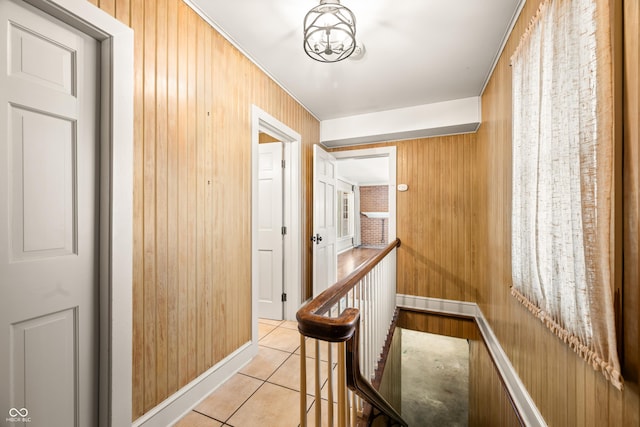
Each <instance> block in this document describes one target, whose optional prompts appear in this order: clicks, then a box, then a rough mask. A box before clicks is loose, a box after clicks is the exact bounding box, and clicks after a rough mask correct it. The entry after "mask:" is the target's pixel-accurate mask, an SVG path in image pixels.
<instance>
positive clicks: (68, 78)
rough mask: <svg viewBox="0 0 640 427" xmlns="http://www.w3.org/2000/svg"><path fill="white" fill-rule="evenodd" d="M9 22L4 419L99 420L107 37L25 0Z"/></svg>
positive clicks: (0, 191)
mask: <svg viewBox="0 0 640 427" xmlns="http://www.w3.org/2000/svg"><path fill="white" fill-rule="evenodd" d="M0 26H1V30H0V33H1V35H0V132H1V133H2V136H1V139H0V165H1V166H0V171H1V173H0V414H1V416H2V417H3V418H4V417H7V416H9V417H13V418H14V419H15V418H17V419H19V420H20V421H15V420H14V421H13V422H24V418H27V419H28V420H29V424H28V425H30V426H33V427H35V426H54V427H56V426H60V427H68V426H95V425H97V403H98V381H97V378H98V375H97V374H98V353H97V350H98V346H97V343H98V317H97V314H98V312H97V307H98V299H97V295H98V293H97V291H98V289H97V280H98V263H97V258H98V249H97V248H98V229H97V226H98V221H97V214H98V198H97V186H98V182H97V166H96V165H97V164H98V151H97V147H98V139H97V130H96V117H97V107H96V105H97V96H96V92H97V90H96V85H97V65H98V57H97V51H98V44H97V42H96V41H95V40H93V39H91V38H89V37H87V36H86V35H84V34H82V33H80V32H78V31H77V30H74V29H72V28H71V27H69V26H67V25H65V24H63V23H62V22H59V21H56V20H54V19H53V18H51V17H50V16H48V15H45V14H43V13H41V12H40V11H37V10H36V9H34V8H32V7H30V6H28V5H25V4H24V3H22V2H20V4H17V3H14V2H12V1H6V0H3V1H1V2H0ZM12 425H13V424H12ZM20 425H22V424H20Z"/></svg>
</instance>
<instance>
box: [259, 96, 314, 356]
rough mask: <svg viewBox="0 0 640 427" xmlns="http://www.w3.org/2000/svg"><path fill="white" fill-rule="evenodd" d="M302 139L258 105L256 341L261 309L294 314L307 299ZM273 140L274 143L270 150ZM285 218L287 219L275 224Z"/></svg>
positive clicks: (288, 315) (287, 315) (288, 316)
mask: <svg viewBox="0 0 640 427" xmlns="http://www.w3.org/2000/svg"><path fill="white" fill-rule="evenodd" d="M301 140H302V139H301V137H300V135H299V134H298V133H297V132H295V131H294V130H292V129H290V128H289V127H287V126H286V125H284V124H283V123H281V122H280V121H278V120H276V119H275V118H273V117H272V116H270V115H269V114H268V113H266V112H265V111H263V110H261V109H260V108H258V107H256V106H253V108H252V141H251V145H252V149H251V153H252V155H251V157H252V195H251V199H252V219H251V224H252V225H251V227H252V238H251V239H252V249H251V281H252V314H251V316H252V327H253V333H252V337H253V338H252V342H253V343H254V344H255V345H256V346H257V340H258V317H261V316H263V313H262V311H261V310H264V309H265V307H269V306H270V307H271V310H272V314H267V315H265V317H274V314H273V313H279V315H280V316H279V318H280V319H288V320H292V319H294V318H295V313H296V311H297V310H298V308H299V306H300V303H301V301H300V298H301V294H302V292H301V289H300V287H301V283H302V280H301V277H302V269H301V266H302V250H301V244H300V233H301V218H300V217H301V195H300V163H301V157H300V156H301V150H300V144H301ZM261 142H262V143H261ZM261 146H262V148H261ZM268 146H271V147H272V149H267V150H265V149H264V148H265V147H268ZM265 153H266V154H265ZM261 157H262V159H261ZM278 163H279V164H280V165H282V166H281V169H280V170H279V171H274V172H273V173H270V172H269V173H270V174H267V175H265V171H266V172H268V170H273V169H274V168H275V166H278ZM274 165H275V166H274ZM261 170H262V172H261ZM261 173H262V178H261ZM272 178H273V179H272ZM272 195H273V196H274V197H272ZM261 205H262V206H261ZM267 205H268V206H269V211H268V212H265V211H264V209H261V207H263V206H267ZM280 218H281V219H282V221H281V222H282V223H281V224H280V225H279V226H274V224H277V223H278V224H279V219H280ZM265 230H271V231H270V232H265ZM264 239H272V240H273V242H272V246H271V247H268V246H267V243H265V242H264V241H261V240H264ZM279 272H281V273H282V274H281V277H282V279H280V278H279V277H280V275H279V274H278V273H279ZM276 317H277V316H276ZM280 319H278V320H280Z"/></svg>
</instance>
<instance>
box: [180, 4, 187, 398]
mask: <svg viewBox="0 0 640 427" xmlns="http://www.w3.org/2000/svg"><path fill="white" fill-rule="evenodd" d="M187 12H188V10H187V8H186V6H184V5H182V4H180V5H178V34H177V35H178V46H177V53H178V75H177V79H178V124H177V125H178V141H177V142H178V331H179V332H178V387H179V386H180V385H184V384H186V383H187V382H188V381H189V357H190V353H189V346H188V343H189V292H188V280H189V273H188V272H189V262H188V261H189V258H188V247H189V246H188V245H189V233H188V229H189V220H188V218H189V210H188V206H187V205H188V194H189V186H188V176H189V163H188V149H187V147H188V142H189V132H188V119H187V118H188V115H187V111H188V103H187V100H188V98H187V97H188V85H187V76H188V65H189V63H188V59H189V58H188V55H187V53H188V48H187V44H188V42H189V38H188V36H187V28H188V13H187Z"/></svg>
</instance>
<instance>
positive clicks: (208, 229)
mask: <svg viewBox="0 0 640 427" xmlns="http://www.w3.org/2000/svg"><path fill="white" fill-rule="evenodd" d="M203 31H204V43H203V59H204V69H203V75H204V112H203V116H202V118H203V119H204V121H205V123H204V142H205V144H204V170H205V177H204V187H205V199H204V218H205V221H204V236H205V242H204V243H205V245H204V259H205V260H206V262H205V265H204V267H205V271H204V272H205V274H204V279H205V284H206V292H205V295H204V296H203V298H204V300H205V312H204V318H205V325H204V326H205V330H204V336H205V341H204V350H205V359H204V363H205V366H213V361H214V360H215V358H214V351H213V345H212V343H213V341H214V340H215V338H216V336H215V334H214V331H215V329H214V324H213V315H212V314H213V313H212V310H213V301H212V299H213V297H212V296H213V286H214V283H213V281H212V272H213V266H214V263H213V262H210V260H212V259H213V258H212V255H213V253H212V250H211V248H212V243H213V236H212V221H211V220H210V218H211V215H212V210H211V209H212V202H213V200H212V191H211V188H212V173H211V171H212V162H213V158H212V156H213V153H212V145H213V139H212V132H211V125H212V117H211V86H212V77H213V76H212V69H211V60H212V57H211V31H208V30H207V28H206V25H205V24H203Z"/></svg>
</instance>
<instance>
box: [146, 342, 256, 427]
mask: <svg viewBox="0 0 640 427" xmlns="http://www.w3.org/2000/svg"><path fill="white" fill-rule="evenodd" d="M257 353H258V347H257V346H255V345H253V344H252V343H251V342H247V343H246V344H244V345H243V346H242V347H240V348H239V349H237V350H236V351H234V352H233V353H231V354H230V355H229V356H227V357H225V358H224V359H222V360H221V361H220V362H218V363H217V364H216V365H215V366H213V367H212V368H210V369H209V370H208V371H206V372H205V373H203V374H202V375H200V376H199V377H198V378H196V379H195V380H193V381H191V382H190V383H189V384H187V385H186V386H184V387H182V388H181V389H180V390H178V391H177V392H176V393H174V394H172V395H171V396H169V397H168V398H167V399H165V400H164V401H163V402H162V403H160V404H159V405H158V406H156V407H155V408H153V409H151V410H150V411H148V412H147V413H146V414H144V415H143V416H142V417H140V418H138V419H137V420H136V421H135V422H134V423H133V427H141V426H144V427H166V426H169V425H173V424H175V423H176V422H178V420H180V419H181V418H182V417H183V416H184V415H185V414H187V413H188V412H189V411H191V409H192V408H193V407H194V406H196V405H197V404H198V403H200V402H202V401H203V400H204V399H206V398H207V396H209V394H211V392H212V391H214V390H215V389H216V388H218V387H220V386H221V385H222V384H223V383H224V382H225V381H227V380H228V379H229V378H231V376H233V375H234V374H235V373H236V372H238V371H239V370H240V369H242V367H243V366H244V365H246V364H247V363H248V362H249V361H250V360H251V359H252V358H253V357H254V356H255V355H256V354H257Z"/></svg>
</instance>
